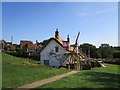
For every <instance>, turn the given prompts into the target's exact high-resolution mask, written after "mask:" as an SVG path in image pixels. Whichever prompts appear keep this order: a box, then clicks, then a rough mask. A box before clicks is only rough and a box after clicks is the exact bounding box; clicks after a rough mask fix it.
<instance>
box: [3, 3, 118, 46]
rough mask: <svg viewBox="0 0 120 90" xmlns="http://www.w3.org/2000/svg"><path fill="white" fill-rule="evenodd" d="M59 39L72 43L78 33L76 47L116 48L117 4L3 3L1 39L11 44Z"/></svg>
mask: <svg viewBox="0 0 120 90" xmlns="http://www.w3.org/2000/svg"><path fill="white" fill-rule="evenodd" d="M57 28H58V29H59V33H60V37H61V38H62V39H63V40H67V35H68V34H69V35H70V41H71V44H74V43H75V39H76V37H77V34H78V32H80V37H79V40H78V42H79V45H80V44H83V43H90V44H93V45H95V46H96V47H99V46H100V45H101V44H102V43H108V44H110V45H112V46H118V3H117V2H3V3H2V39H4V40H6V41H11V36H13V43H17V44H19V43H20V40H30V41H33V43H35V41H36V40H38V41H39V42H42V41H43V40H46V39H49V38H51V37H54V35H55V30H56V29H57Z"/></svg>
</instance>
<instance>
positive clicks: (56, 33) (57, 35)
mask: <svg viewBox="0 0 120 90" xmlns="http://www.w3.org/2000/svg"><path fill="white" fill-rule="evenodd" d="M55 38H57V39H59V31H58V29H56V31H55Z"/></svg>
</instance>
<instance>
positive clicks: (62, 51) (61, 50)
mask: <svg viewBox="0 0 120 90" xmlns="http://www.w3.org/2000/svg"><path fill="white" fill-rule="evenodd" d="M56 46H57V47H59V52H55V47H56ZM51 50H53V52H54V53H56V54H61V55H63V54H65V52H66V50H65V49H64V48H63V47H62V46H61V45H59V44H58V43H57V42H56V41H55V40H51V41H50V42H49V44H48V45H47V46H46V47H45V48H44V49H43V50H42V52H41V53H40V63H41V64H44V60H50V64H49V65H50V66H55V67H58V66H60V63H59V61H58V60H56V59H55V57H50V55H49V54H48V53H49V52H50V51H51ZM65 65H66V64H65Z"/></svg>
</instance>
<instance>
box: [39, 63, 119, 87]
mask: <svg viewBox="0 0 120 90" xmlns="http://www.w3.org/2000/svg"><path fill="white" fill-rule="evenodd" d="M105 66H106V67H104V68H103V67H96V68H93V69H92V70H83V71H80V72H78V73H76V74H74V75H70V76H68V77H64V78H62V79H60V80H58V81H55V82H51V83H48V84H45V85H43V86H41V87H37V88H119V87H120V83H119V82H120V72H119V71H118V68H120V66H119V65H112V64H105Z"/></svg>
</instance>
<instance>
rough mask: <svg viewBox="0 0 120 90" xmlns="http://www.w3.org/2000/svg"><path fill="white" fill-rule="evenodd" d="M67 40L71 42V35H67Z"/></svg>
mask: <svg viewBox="0 0 120 90" xmlns="http://www.w3.org/2000/svg"><path fill="white" fill-rule="evenodd" d="M67 41H68V42H69V43H70V37H69V35H68V36H67Z"/></svg>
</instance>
